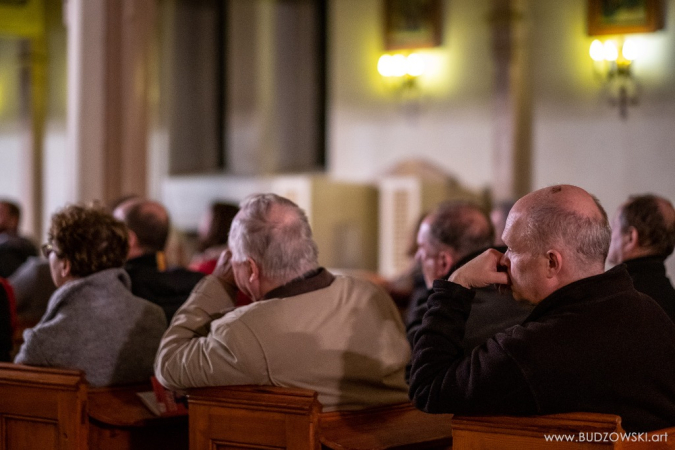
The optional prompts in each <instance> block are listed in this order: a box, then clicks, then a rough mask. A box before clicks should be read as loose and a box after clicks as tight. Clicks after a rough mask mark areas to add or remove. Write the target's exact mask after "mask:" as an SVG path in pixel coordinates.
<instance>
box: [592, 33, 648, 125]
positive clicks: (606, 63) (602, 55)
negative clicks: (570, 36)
mask: <svg viewBox="0 0 675 450" xmlns="http://www.w3.org/2000/svg"><path fill="white" fill-rule="evenodd" d="M639 51H640V50H639V48H638V45H637V42H636V41H635V40H633V39H626V40H623V39H622V40H620V41H619V43H618V44H617V42H616V41H614V40H611V39H610V40H606V41H605V42H604V43H603V42H600V41H599V40H598V39H596V40H594V41H593V42H592V43H591V48H590V51H589V53H590V55H591V59H592V60H593V70H594V72H595V74H596V76H597V77H598V78H600V79H601V80H602V82H603V84H604V85H605V87H606V88H607V90H608V92H609V99H610V102H611V103H612V105H617V106H618V107H619V115H620V116H621V118H622V119H625V118H626V117H628V106H629V105H636V104H637V103H638V86H637V83H636V82H635V79H634V78H633V75H632V73H631V65H632V63H633V61H634V60H635V57H636V56H637V55H638V53H639Z"/></svg>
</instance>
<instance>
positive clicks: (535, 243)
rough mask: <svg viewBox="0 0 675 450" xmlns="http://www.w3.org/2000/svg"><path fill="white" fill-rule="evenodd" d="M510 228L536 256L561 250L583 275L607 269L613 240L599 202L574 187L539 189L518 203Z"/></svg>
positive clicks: (508, 224)
mask: <svg viewBox="0 0 675 450" xmlns="http://www.w3.org/2000/svg"><path fill="white" fill-rule="evenodd" d="M507 228H511V229H512V230H517V233H518V235H519V236H520V237H521V238H522V239H523V241H524V242H525V243H526V245H527V246H528V247H529V248H530V251H531V252H532V253H533V254H543V253H545V252H546V251H548V250H549V249H550V248H556V249H559V250H562V251H564V252H565V253H567V254H568V255H569V256H570V257H571V258H572V261H573V262H575V267H576V268H577V269H579V270H581V271H584V269H585V268H589V267H598V266H599V265H604V262H605V258H606V257H607V252H608V250H609V243H610V237H611V230H610V227H609V221H608V219H607V213H606V212H605V210H604V208H603V207H602V206H601V205H600V202H599V201H598V200H597V198H595V197H594V196H592V195H591V194H589V193H588V192H586V191H585V190H583V189H581V188H579V187H577V186H571V185H557V186H551V187H547V188H544V189H539V190H538V191H535V192H532V193H530V194H528V195H526V196H524V197H523V198H521V199H520V200H518V201H517V202H516V204H515V205H514V206H513V209H512V210H511V214H509V218H508V220H507Z"/></svg>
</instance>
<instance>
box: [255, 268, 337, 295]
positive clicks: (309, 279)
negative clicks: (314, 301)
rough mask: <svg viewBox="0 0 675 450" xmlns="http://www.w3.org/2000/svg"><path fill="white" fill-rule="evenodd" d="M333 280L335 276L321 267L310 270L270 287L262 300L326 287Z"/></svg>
mask: <svg viewBox="0 0 675 450" xmlns="http://www.w3.org/2000/svg"><path fill="white" fill-rule="evenodd" d="M333 280H335V276H334V275H333V274H332V273H330V272H328V271H327V270H326V269H324V268H323V267H319V268H318V269H315V270H311V271H309V272H307V273H305V274H304V275H302V276H299V277H298V278H295V279H293V280H291V281H289V282H288V283H286V284H284V285H283V286H279V287H277V288H274V289H272V290H271V291H269V292H268V293H267V294H265V296H264V297H263V300H269V299H271V298H283V297H294V296H296V295H301V294H306V293H308V292H312V291H318V290H319V289H323V288H326V287H328V286H330V285H331V283H332V282H333Z"/></svg>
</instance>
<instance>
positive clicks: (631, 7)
mask: <svg viewBox="0 0 675 450" xmlns="http://www.w3.org/2000/svg"><path fill="white" fill-rule="evenodd" d="M662 27H663V8H662V5H661V0H588V34H589V35H590V36H597V35H603V34H629V33H651V32H653V31H656V30H659V29H661V28H662Z"/></svg>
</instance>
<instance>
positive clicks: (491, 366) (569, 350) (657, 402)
mask: <svg viewBox="0 0 675 450" xmlns="http://www.w3.org/2000/svg"><path fill="white" fill-rule="evenodd" d="M610 233H611V232H610V229H609V224H608V221H607V215H606V213H605V211H604V210H603V209H602V207H601V206H600V204H599V203H598V202H597V200H596V199H595V198H594V197H592V196H591V195H590V194H588V193H587V192H586V191H584V190H583V189H580V188H578V187H575V186H568V185H563V186H553V187H548V188H544V189H541V190H538V191H535V192H533V193H531V194H528V195H526V196H525V197H523V198H521V199H520V200H519V201H518V202H516V204H515V205H514V207H513V209H512V210H511V212H510V213H509V217H508V220H507V223H506V229H505V231H504V234H503V239H504V242H505V243H506V245H507V246H508V249H507V251H506V253H505V254H502V253H500V252H498V251H496V250H493V249H490V250H487V251H486V252H485V253H483V254H481V255H480V256H478V257H476V258H474V259H473V260H471V261H469V262H468V263H466V264H465V265H464V266H462V267H460V268H459V269H457V270H456V271H454V272H453V273H452V275H450V278H449V281H445V280H436V281H434V293H433V294H432V295H431V297H430V298H429V302H428V310H427V313H426V314H425V316H424V320H423V323H422V327H421V328H420V329H419V330H418V331H417V334H416V335H415V345H414V350H413V364H412V371H411V378H410V397H411V398H412V399H413V401H414V403H415V404H416V406H417V407H418V408H420V409H422V410H424V411H427V412H433V413H455V414H475V415H489V414H492V415H497V414H516V415H534V414H554V413H564V412H573V411H583V412H596V413H606V414H616V415H619V416H621V417H622V419H623V421H622V423H623V426H624V428H625V429H626V430H627V431H636V432H638V431H651V430H656V429H661V428H666V427H671V426H674V425H675V377H673V373H675V324H674V323H673V322H672V321H671V320H670V319H669V318H668V316H667V315H666V313H665V312H664V311H663V309H661V308H660V307H659V306H658V305H657V304H656V303H655V302H654V301H653V300H651V299H650V298H649V297H647V296H646V295H644V294H641V293H639V292H638V291H636V290H635V289H634V288H633V284H632V282H631V279H630V276H629V275H628V272H627V271H626V269H625V267H624V266H619V267H616V268H614V269H612V270H610V271H608V272H606V273H603V272H604V266H605V258H606V256H607V251H608V249H609V241H610ZM491 284H498V285H507V286H510V288H511V290H512V292H513V296H514V298H516V299H523V300H527V301H529V302H531V303H533V304H535V305H536V306H535V308H534V310H533V311H532V313H531V314H530V316H529V317H528V318H527V319H526V320H525V322H524V323H523V324H522V325H516V326H514V327H511V328H509V329H508V330H506V331H505V332H502V333H497V334H496V335H495V336H493V337H492V338H490V339H488V340H487V342H485V343H484V344H482V345H480V346H479V347H476V348H474V349H473V351H471V353H469V354H467V353H465V352H464V350H463V348H462V336H463V332H464V329H465V324H466V319H467V317H468V315H469V314H470V310H471V300H472V299H473V296H474V295H475V289H477V288H482V287H485V286H488V285H491Z"/></svg>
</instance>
